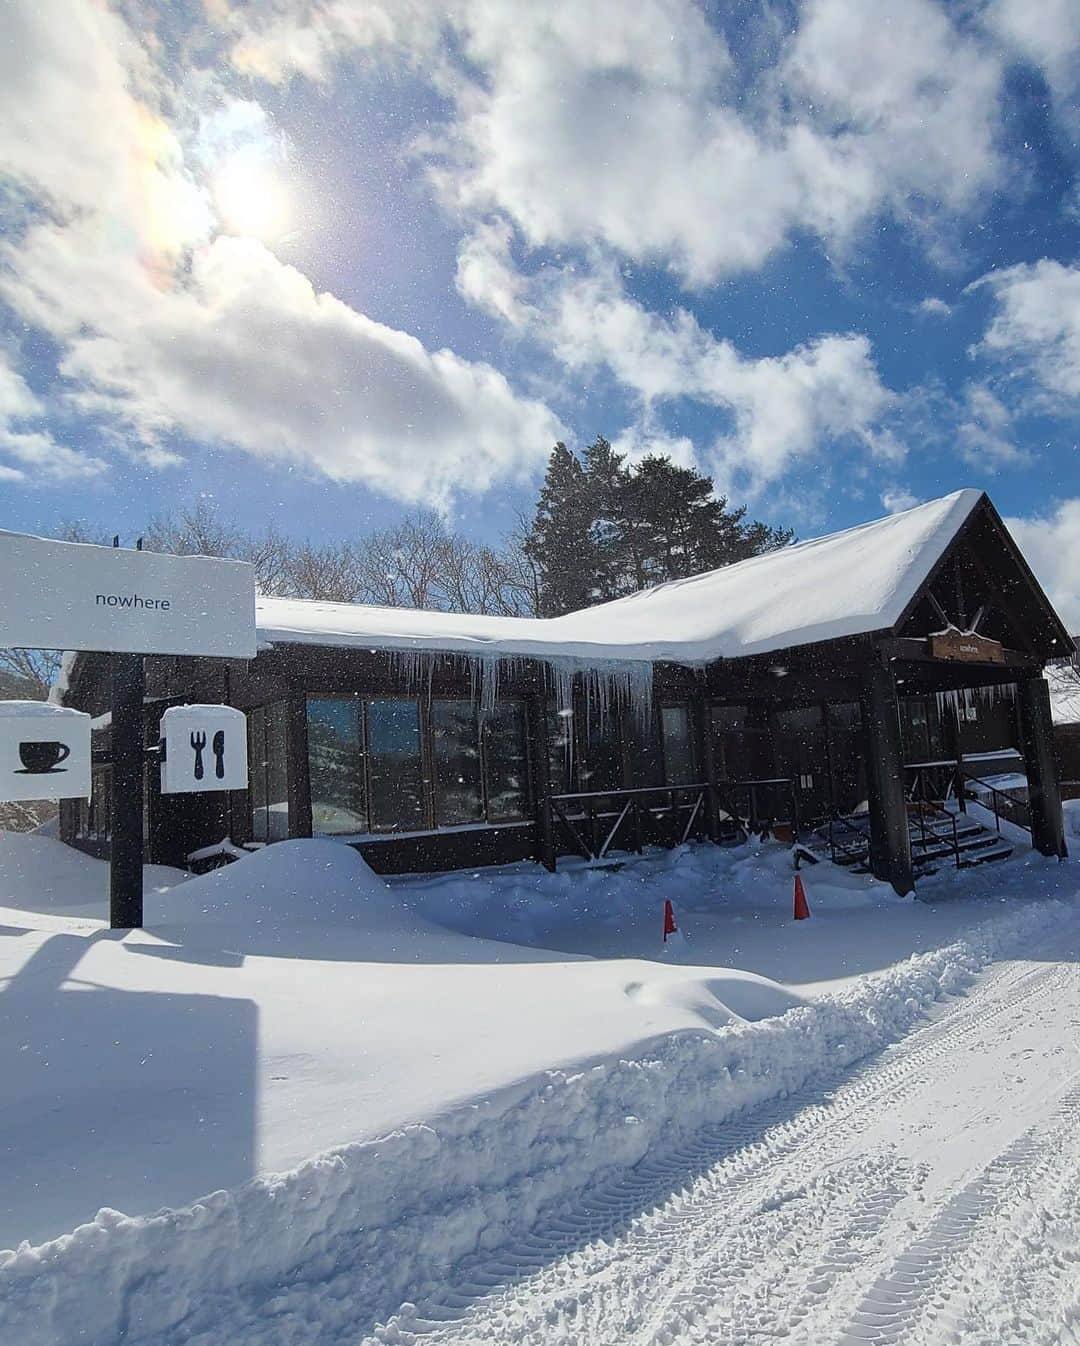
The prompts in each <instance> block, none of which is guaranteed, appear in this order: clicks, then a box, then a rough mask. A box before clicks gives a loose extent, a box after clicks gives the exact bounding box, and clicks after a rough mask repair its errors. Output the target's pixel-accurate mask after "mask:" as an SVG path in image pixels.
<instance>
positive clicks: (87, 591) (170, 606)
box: [0, 532, 255, 659]
mask: <svg viewBox="0 0 1080 1346" xmlns="http://www.w3.org/2000/svg"><path fill="white" fill-rule="evenodd" d="M0 577H2V583H0V646H7V647H9V648H15V649H48V650H106V651H116V652H118V653H126V654H205V655H215V656H219V657H223V658H234V659H251V658H253V657H254V655H255V570H254V567H253V566H250V565H248V564H247V563H246V562H244V561H224V560H220V559H218V558H217V557H212V556H168V555H165V554H164V553H161V552H151V551H131V550H129V549H126V548H123V547H96V546H88V545H87V544H85V543H81V542H55V541H53V540H52V539H51V538H40V537H28V536H27V535H25V534H23V533H5V532H0Z"/></svg>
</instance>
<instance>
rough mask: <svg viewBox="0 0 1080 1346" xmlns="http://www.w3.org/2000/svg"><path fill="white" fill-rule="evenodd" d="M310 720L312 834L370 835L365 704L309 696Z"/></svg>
mask: <svg viewBox="0 0 1080 1346" xmlns="http://www.w3.org/2000/svg"><path fill="white" fill-rule="evenodd" d="M307 717H308V770H309V772H310V776H311V827H312V831H313V832H316V833H319V834H321V835H324V836H334V835H340V834H348V833H350V832H364V831H366V830H367V810H366V804H365V791H364V720H363V702H361V701H359V700H355V699H348V700H346V699H345V698H343V697H309V698H308V703H307Z"/></svg>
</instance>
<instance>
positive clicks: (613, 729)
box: [578, 704, 623, 792]
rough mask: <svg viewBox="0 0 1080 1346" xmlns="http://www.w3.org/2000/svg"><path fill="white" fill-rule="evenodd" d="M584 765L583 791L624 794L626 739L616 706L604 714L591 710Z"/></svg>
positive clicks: (584, 750)
mask: <svg viewBox="0 0 1080 1346" xmlns="http://www.w3.org/2000/svg"><path fill="white" fill-rule="evenodd" d="M581 755H582V759H583V761H582V764H581V768H580V770H579V772H578V777H579V779H580V781H581V788H582V790H587V791H589V792H592V791H596V790H621V789H622V785H623V757H622V737H621V735H620V733H619V713H618V711H617V710H616V709H615V707H614V706H610V707H608V708H607V710H601V709H600V707H599V706H597V705H595V704H593V705H590V706H589V707H588V714H587V716H586V722H585V742H584V743H583V744H582V745H581Z"/></svg>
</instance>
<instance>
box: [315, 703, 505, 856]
mask: <svg viewBox="0 0 1080 1346" xmlns="http://www.w3.org/2000/svg"><path fill="white" fill-rule="evenodd" d="M307 715H308V766H309V775H310V779H311V823H312V830H313V831H314V832H316V833H321V834H323V835H338V836H350V835H357V834H363V833H370V832H418V831H426V830H429V829H431V828H439V827H460V826H464V825H468V824H474V823H483V822H484V821H487V822H507V821H511V820H514V819H517V818H523V817H527V816H528V810H529V801H530V793H529V769H528V768H529V757H528V748H527V742H526V730H525V708H524V706H523V705H522V704H521V703H519V702H517V701H510V700H506V701H499V702H497V704H496V706H495V709H494V711H493V712H492V713H491V714H490V715H489V716H487V717H486V719H485V722H484V724H483V727H481V722H480V716H479V713H478V709H477V706H476V703H475V701H473V700H471V699H470V698H468V697H435V698H433V699H432V701H431V702H430V703H428V702H426V701H417V700H415V699H413V698H411V697H385V698H374V699H371V700H365V699H361V698H360V697H345V696H310V697H308V701H307ZM429 763H430V771H429V770H428V764H429Z"/></svg>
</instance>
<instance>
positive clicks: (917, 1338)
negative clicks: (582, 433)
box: [367, 960, 1080, 1346]
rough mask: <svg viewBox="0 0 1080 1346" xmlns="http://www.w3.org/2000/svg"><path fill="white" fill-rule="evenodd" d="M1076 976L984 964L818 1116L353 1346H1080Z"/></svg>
mask: <svg viewBox="0 0 1080 1346" xmlns="http://www.w3.org/2000/svg"><path fill="white" fill-rule="evenodd" d="M1078 1030H1080V968H1078V966H1077V964H1076V962H1075V961H1071V960H1070V961H1060V962H1059V961H1044V962H1028V961H1023V962H1011V963H1005V964H998V965H997V966H995V967H994V968H993V969H992V970H991V971H990V972H989V973H987V974H986V975H985V976H984V977H983V978H982V979H981V981H980V983H979V984H978V985H977V986H975V987H973V988H972V989H971V991H970V992H969V993H968V994H967V995H966V996H964V997H963V998H962V999H959V1000H954V1001H951V1002H949V1003H948V1004H947V1005H946V1006H944V1007H942V1008H941V1010H940V1011H939V1012H938V1014H937V1016H936V1017H935V1018H934V1019H933V1020H932V1021H931V1022H930V1023H928V1024H926V1025H924V1026H923V1027H921V1028H920V1029H918V1030H916V1031H915V1032H913V1033H911V1034H910V1035H909V1036H908V1037H906V1038H905V1039H904V1040H902V1041H901V1042H899V1043H897V1044H896V1045H895V1046H893V1047H890V1048H889V1049H888V1050H886V1051H885V1052H883V1053H881V1054H880V1055H878V1056H876V1057H874V1058H873V1059H872V1060H870V1061H869V1062H868V1063H867V1064H865V1065H864V1066H863V1067H861V1068H860V1069H858V1070H857V1071H855V1072H854V1073H850V1072H849V1073H847V1075H846V1076H845V1078H844V1079H843V1081H842V1082H840V1083H838V1084H837V1085H836V1087H835V1089H834V1090H833V1091H832V1092H831V1093H830V1094H829V1095H827V1096H826V1098H825V1099H824V1100H823V1099H822V1096H821V1093H820V1091H815V1092H814V1093H813V1094H808V1095H807V1096H805V1097H798V1096H796V1097H791V1098H788V1099H786V1100H783V1101H781V1102H779V1103H776V1104H773V1105H771V1106H770V1107H768V1108H766V1109H763V1110H759V1111H757V1112H756V1113H754V1114H753V1115H752V1116H749V1117H746V1118H745V1119H744V1120H742V1121H740V1122H737V1123H732V1122H728V1123H726V1124H725V1125H724V1126H722V1127H718V1128H716V1129H715V1131H711V1132H705V1133H699V1135H698V1136H697V1137H696V1140H695V1142H694V1146H693V1148H689V1149H679V1150H674V1151H672V1152H669V1153H667V1154H657V1155H654V1156H650V1157H649V1158H647V1159H646V1160H645V1161H644V1162H643V1163H642V1164H640V1165H638V1166H637V1168H635V1169H634V1170H633V1171H631V1172H630V1173H629V1174H628V1175H626V1176H625V1177H624V1178H623V1179H621V1180H620V1181H619V1182H618V1183H617V1184H608V1185H606V1186H603V1187H597V1188H594V1189H592V1190H590V1191H587V1192H585V1193H583V1194H582V1198H581V1201H580V1203H579V1204H578V1206H577V1207H576V1208H575V1209H574V1210H572V1211H568V1212H567V1213H565V1214H564V1215H563V1216H562V1217H561V1218H560V1219H558V1220H557V1221H554V1222H552V1223H551V1224H549V1225H548V1226H546V1227H545V1228H543V1229H540V1230H535V1231H534V1232H533V1234H532V1235H531V1236H530V1237H529V1238H528V1239H527V1240H524V1241H522V1242H520V1243H518V1244H516V1245H514V1246H512V1247H508V1248H505V1249H503V1250H502V1251H501V1252H500V1253H499V1255H498V1256H490V1255H489V1256H487V1257H482V1258H475V1259H472V1260H471V1261H470V1262H469V1263H468V1264H466V1265H465V1266H461V1267H458V1268H457V1271H456V1273H455V1277H454V1281H453V1284H452V1285H451V1286H448V1287H443V1288H442V1289H441V1290H440V1291H438V1292H437V1293H434V1294H433V1295H432V1296H431V1297H430V1298H429V1299H427V1300H424V1301H421V1302H419V1303H418V1304H417V1305H416V1306H412V1305H406V1306H403V1308H402V1310H401V1312H400V1314H398V1315H395V1317H394V1318H392V1319H391V1320H390V1321H389V1322H388V1323H386V1324H385V1325H383V1326H381V1327H379V1328H377V1329H376V1331H375V1333H374V1335H373V1336H372V1337H369V1338H368V1339H367V1340H368V1341H370V1342H374V1341H378V1342H403V1341H404V1342H409V1341H413V1340H419V1341H422V1342H425V1343H429V1344H430V1346H449V1344H450V1343H466V1342H478V1343H479V1342H490V1343H495V1342H499V1343H507V1342H514V1343H555V1342H557V1343H560V1344H561V1346H570V1344H571V1343H580V1346H586V1343H588V1346H597V1344H598V1343H611V1344H612V1346H615V1343H619V1344H620V1346H624V1344H625V1346H631V1344H632V1343H636V1344H639V1346H667V1344H668V1343H675V1342H710V1343H723V1342H731V1343H734V1342H751V1341H768V1340H772V1339H774V1338H778V1337H783V1338H784V1339H785V1340H786V1341H789V1342H792V1343H799V1344H800V1346H802V1344H805V1346H809V1343H814V1346H821V1343H832V1342H835V1343H856V1342H877V1341H880V1342H893V1341H895V1342H900V1341H902V1342H904V1343H905V1346H907V1344H908V1343H911V1344H912V1346H914V1344H916V1343H945V1342H958V1341H963V1342H964V1343H965V1346H976V1343H980V1344H981V1343H985V1346H991V1344H993V1346H1004V1344H1006V1343H1021V1342H1023V1343H1028V1344H1030V1343H1039V1342H1047V1343H1049V1342H1055V1343H1057V1342H1074V1341H1080V1145H1078V1143H1077V1128H1078V1123H1080V1033H1078Z"/></svg>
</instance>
